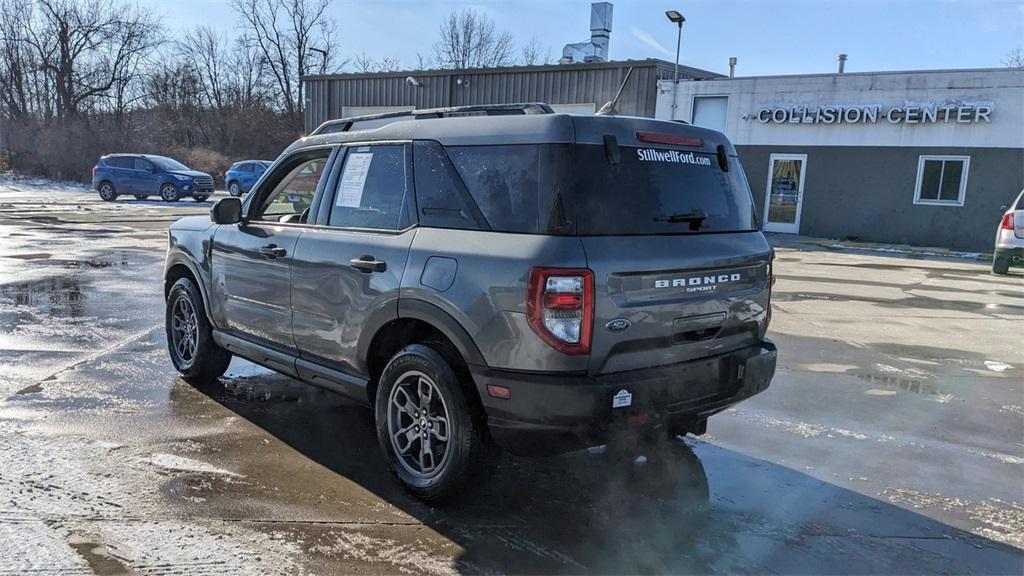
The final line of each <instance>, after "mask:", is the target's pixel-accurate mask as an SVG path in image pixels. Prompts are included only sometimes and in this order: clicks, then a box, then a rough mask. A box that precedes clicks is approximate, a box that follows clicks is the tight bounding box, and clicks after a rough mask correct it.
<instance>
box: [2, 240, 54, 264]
mask: <svg viewBox="0 0 1024 576" xmlns="http://www.w3.org/2000/svg"><path fill="white" fill-rule="evenodd" d="M11 236H14V234H11ZM51 256H53V254H50V253H49V252H33V253H31V254H9V255H7V256H5V258H14V259H16V260H46V259H47V258H50V257H51Z"/></svg>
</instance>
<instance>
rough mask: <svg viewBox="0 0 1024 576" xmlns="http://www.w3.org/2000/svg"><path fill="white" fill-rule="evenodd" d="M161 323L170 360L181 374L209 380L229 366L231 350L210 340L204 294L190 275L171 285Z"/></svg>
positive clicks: (215, 377) (197, 379)
mask: <svg viewBox="0 0 1024 576" xmlns="http://www.w3.org/2000/svg"><path fill="white" fill-rule="evenodd" d="M164 323H165V330H166V333H167V350H168V352H170V354H171V362H173V363H174V368H175V369H176V370H177V371H178V372H180V373H181V375H182V377H183V378H185V379H186V380H189V381H192V382H210V381H213V380H216V379H217V378H218V377H219V376H221V375H223V374H224V372H225V371H226V370H227V369H228V364H230V363H231V353H230V352H228V351H227V350H224V349H223V348H221V347H220V346H218V345H217V343H216V342H214V341H213V328H212V327H211V326H210V321H209V320H208V319H207V318H206V309H205V308H204V307H203V298H202V296H201V295H200V294H199V288H197V287H196V285H195V284H194V283H193V282H192V280H191V279H189V278H180V279H179V280H178V281H177V282H175V283H174V285H173V286H171V290H170V292H168V294H167V312H166V316H165V318H164Z"/></svg>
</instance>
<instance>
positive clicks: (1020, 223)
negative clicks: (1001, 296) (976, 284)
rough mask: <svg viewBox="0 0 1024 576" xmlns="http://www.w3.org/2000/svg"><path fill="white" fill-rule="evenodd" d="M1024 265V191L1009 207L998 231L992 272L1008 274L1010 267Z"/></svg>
mask: <svg viewBox="0 0 1024 576" xmlns="http://www.w3.org/2000/svg"><path fill="white" fill-rule="evenodd" d="M1022 264H1024V190H1021V192H1020V194H1018V195H1017V199H1016V200H1014V201H1013V204H1011V205H1010V206H1008V207H1007V210H1006V212H1004V213H1003V217H1002V219H1000V221H999V228H998V229H997V230H996V249H995V251H994V252H993V254H992V272H993V273H995V274H1006V273H1007V272H1009V271H1010V266H1020V265H1022Z"/></svg>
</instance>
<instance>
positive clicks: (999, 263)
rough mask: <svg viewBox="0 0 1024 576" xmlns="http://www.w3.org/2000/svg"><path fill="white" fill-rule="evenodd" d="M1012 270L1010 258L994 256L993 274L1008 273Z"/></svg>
mask: <svg viewBox="0 0 1024 576" xmlns="http://www.w3.org/2000/svg"><path fill="white" fill-rule="evenodd" d="M1009 272H1010V259H1009V258H999V257H998V256H996V257H993V258H992V273H993V274H1000V275H1002V274H1008V273H1009Z"/></svg>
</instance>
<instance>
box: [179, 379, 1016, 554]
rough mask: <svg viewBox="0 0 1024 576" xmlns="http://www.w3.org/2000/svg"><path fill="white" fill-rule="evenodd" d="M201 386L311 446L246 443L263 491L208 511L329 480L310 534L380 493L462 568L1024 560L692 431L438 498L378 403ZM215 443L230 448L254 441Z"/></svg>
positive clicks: (183, 394) (354, 517) (504, 461)
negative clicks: (390, 431) (386, 450)
mask: <svg viewBox="0 0 1024 576" xmlns="http://www.w3.org/2000/svg"><path fill="white" fill-rule="evenodd" d="M197 389H198V390H199V391H200V392H202V394H204V395H206V396H208V397H209V398H212V399H213V400H215V401H216V402H217V403H219V404H220V405H222V406H224V407H226V408H227V409H229V410H230V411H231V412H233V413H234V414H237V415H238V416H240V417H242V418H244V419H245V420H247V421H249V422H251V423H253V424H255V425H256V426H258V427H259V428H261V429H262V430H264V431H266V432H267V433H269V434H270V435H272V436H273V437H275V438H277V439H278V440H280V441H282V442H283V443H285V444H286V445H287V446H289V447H291V448H293V449H294V450H296V451H298V453H300V454H301V456H302V457H304V458H298V459H296V458H262V459H261V458H259V457H253V456H252V455H251V454H241V455H240V457H239V458H238V460H236V461H235V464H236V465H237V466H241V467H242V471H243V473H244V474H245V475H246V476H247V477H249V478H258V479H259V481H258V484H259V485H260V486H262V492H261V489H260V488H259V487H256V488H254V487H252V486H249V487H244V491H241V492H238V493H232V490H243V488H241V487H235V488H232V486H230V485H228V486H223V487H219V488H218V490H217V492H216V493H212V492H211V493H209V494H206V495H205V496H206V497H207V501H206V502H205V504H204V506H203V508H202V513H203V514H213V515H217V516H220V517H231V516H232V515H233V514H238V513H239V512H238V507H239V506H243V507H244V508H245V510H246V511H248V512H249V513H251V512H252V510H253V509H259V508H260V507H264V506H265V507H271V508H272V507H273V506H274V505H275V504H274V502H277V503H286V502H287V501H289V500H290V499H291V498H293V497H295V498H296V503H298V499H299V498H303V499H305V500H308V499H309V496H310V494H316V493H317V492H318V491H319V492H320V494H321V496H320V501H321V502H322V503H323V504H322V505H321V506H320V507H319V508H318V512H320V513H322V514H323V515H324V517H323V519H322V520H320V522H322V523H324V524H330V523H331V522H332V521H338V523H339V524H340V526H335V527H334V528H330V527H320V528H316V529H315V530H316V533H317V536H316V538H314V540H316V539H317V538H319V539H320V540H323V538H325V537H326V536H327V534H328V533H329V532H330V530H336V529H337V530H358V529H359V528H358V526H357V525H365V524H366V523H369V524H374V523H379V522H380V519H379V518H378V519H372V520H359V518H360V517H361V516H360V515H361V514H363V513H364V512H365V511H364V512H360V510H361V509H362V508H361V507H360V506H348V507H346V506H345V505H342V504H338V503H342V502H343V503H345V504H346V505H351V504H352V503H357V504H358V503H360V502H364V501H365V503H366V507H368V508H369V507H373V506H374V503H375V502H379V500H380V499H383V500H384V501H386V502H387V503H389V504H390V505H392V506H394V507H395V508H397V509H398V510H399V511H400V512H401V513H402V514H403V515H408V517H411V519H410V520H412V521H411V522H410V525H415V524H418V523H422V524H423V525H425V526H427V527H429V528H431V529H432V530H433V531H435V532H437V533H438V534H440V535H441V536H443V537H444V538H445V539H447V540H450V541H451V542H454V543H455V544H457V545H458V546H459V547H461V549H462V552H461V554H460V555H458V557H457V559H456V560H455V565H454V567H455V568H456V569H457V570H459V571H460V572H463V573H493V572H499V573H516V574H520V573H545V574H550V573H579V574H583V573H586V574H594V573H606V574H620V573H631V574H632V573H649V572H650V573H665V572H668V573H695V572H697V573H709V572H757V573H764V572H786V573H816V574H823V573H874V574H908V573H934V572H937V571H951V572H957V573H1018V572H1019V570H1020V567H1021V565H1022V562H1024V555H1022V552H1021V551H1020V550H1018V549H1016V548H1013V547H1010V546H1006V545H1003V544H1000V543H997V542H994V541H991V540H988V539H985V538H983V537H980V536H977V535H974V534H971V533H968V532H965V531H962V530H959V529H956V528H953V527H952V526H949V525H946V524H944V523H941V522H938V521H936V520H933V519H930V518H928V517H925V516H922V515H920V514H917V513H915V512H912V511H909V510H906V509H903V508H900V507H897V506H894V505H892V504H889V503H887V502H885V501H882V500H879V499H877V498H873V497H870V496H865V495H862V494H859V493H856V492H853V491H850V490H847V489H845V488H842V487H839V486H836V485H834V484H831V483H828V482H823V481H821V480H818V479H816V478H813V477H811V476H809V475H807V474H804V473H802V472H798V471H795V470H792V469H790V468H787V467H784V466H780V465H777V464H774V463H771V462H768V461H765V460H761V459H757V458H752V457H749V456H746V455H744V454H741V453H738V452H735V451H731V450H728V449H725V448H721V447H717V446H715V445H712V444H708V443H705V442H701V441H697V440H686V441H685V442H684V441H679V442H678V443H676V444H674V445H671V446H668V447H666V448H665V449H664V450H662V451H660V452H658V453H657V454H649V455H648V456H649V459H648V461H647V462H646V463H645V464H638V463H636V462H635V461H634V459H633V456H634V455H632V454H630V455H628V456H626V455H617V456H613V455H610V454H607V453H604V454H601V453H595V451H583V452H577V453H572V454H568V455H564V456H559V457H553V458H543V459H520V458H511V457H508V456H503V457H502V458H501V460H500V462H499V464H498V466H497V468H496V470H495V471H494V473H493V475H491V476H490V477H488V478H480V479H476V480H474V481H473V482H472V483H471V484H470V486H468V487H467V488H466V490H465V491H464V493H463V494H461V495H459V496H458V497H456V498H454V499H453V500H451V501H450V502H447V503H445V504H444V505H439V506H428V505H425V504H423V503H421V502H419V501H417V500H415V499H413V498H411V497H410V496H408V495H407V494H406V493H405V492H404V491H403V490H402V489H401V488H400V487H399V486H398V484H397V482H396V481H395V480H394V479H393V478H392V477H391V476H390V474H389V473H388V472H387V471H386V469H385V464H384V462H383V460H382V458H381V456H380V452H379V449H378V447H377V443H376V436H375V434H374V430H373V424H372V422H371V420H370V412H369V411H368V410H366V409H364V408H361V407H358V406H354V405H351V404H348V403H347V401H345V400H343V399H342V398H340V397H338V396H336V395H334V394H332V393H329V392H324V391H321V390H318V389H315V388H312V387H309V386H307V385H305V384H302V383H299V382H297V381H295V380H292V379H290V378H287V377H284V376H280V375H276V374H269V373H259V374H254V375H250V376H242V377H235V378H231V379H225V380H224V381H223V382H222V384H221V385H213V386H204V387H198V388H197ZM202 399H203V398H202V397H201V396H199V395H197V394H195V393H194V389H193V388H192V387H191V386H189V385H187V384H185V383H183V382H181V381H177V382H176V383H175V384H174V385H173V387H172V389H171V395H170V401H171V410H172V412H174V413H175V414H176V415H177V416H180V417H181V418H183V419H184V418H196V417H197V414H199V415H201V414H202V412H203V411H202V410H197V409H196V406H197V403H201V402H202ZM250 441H251V437H250ZM214 449H215V450H216V451H217V452H218V453H219V454H221V455H224V456H226V455H228V454H231V452H232V451H233V450H234V451H240V452H245V451H246V450H247V449H248V450H252V447H251V446H250V447H248V448H246V447H245V446H231V445H224V446H217V447H215V448H214ZM257 450H258V449H257ZM236 456H239V455H236ZM297 462H300V464H299V465H297V464H296V463H297ZM247 467H248V469H247ZM319 467H323V468H319ZM324 469H326V470H324ZM270 486H273V488H272V489H270V488H269V487H270ZM709 487H710V488H709ZM324 495H326V496H324ZM243 503H244V504H243ZM353 509H354V510H355V511H353ZM346 522H352V523H353V525H352V527H347V526H346V525H345V523H346ZM307 532H308V531H307ZM307 535H310V534H307ZM308 552H310V550H308V549H307V553H308Z"/></svg>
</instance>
